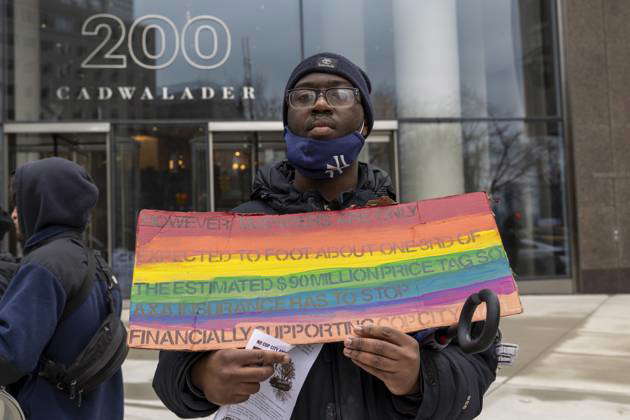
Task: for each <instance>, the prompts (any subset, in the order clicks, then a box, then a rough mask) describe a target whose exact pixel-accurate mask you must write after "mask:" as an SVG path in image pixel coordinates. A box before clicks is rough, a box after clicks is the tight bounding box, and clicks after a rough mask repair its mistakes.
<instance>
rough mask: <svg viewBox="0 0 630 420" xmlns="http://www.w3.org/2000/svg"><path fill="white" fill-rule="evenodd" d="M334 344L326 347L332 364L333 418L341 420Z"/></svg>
mask: <svg viewBox="0 0 630 420" xmlns="http://www.w3.org/2000/svg"><path fill="white" fill-rule="evenodd" d="M336 350H337V349H336V348H335V347H334V346H330V347H329V348H328V352H329V353H330V359H331V366H332V375H331V377H332V385H333V395H334V396H335V401H334V403H335V419H337V420H342V418H341V397H340V395H339V387H338V384H337V382H338V378H337V374H338V371H337V352H336Z"/></svg>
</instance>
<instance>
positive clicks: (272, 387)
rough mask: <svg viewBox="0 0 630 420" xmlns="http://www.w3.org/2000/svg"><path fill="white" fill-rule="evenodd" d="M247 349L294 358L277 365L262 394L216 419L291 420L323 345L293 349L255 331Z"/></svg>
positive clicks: (227, 409) (222, 410) (221, 412)
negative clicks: (281, 353) (307, 377)
mask: <svg viewBox="0 0 630 420" xmlns="http://www.w3.org/2000/svg"><path fill="white" fill-rule="evenodd" d="M245 348H246V349H249V350H251V349H261V350H269V351H281V352H285V353H288V354H289V356H290V357H291V362H290V363H288V364H286V365H281V364H277V365H275V368H274V374H273V375H272V376H271V378H269V379H268V380H266V381H265V382H262V383H261V384H260V391H258V392H257V393H256V394H254V395H252V396H250V397H249V399H248V400H247V401H245V402H242V403H240V404H233V405H224V406H222V407H221V408H220V409H219V411H217V412H216V414H215V417H214V419H215V420H289V419H290V418H291V413H293V407H295V403H296V401H297V398H298V395H299V394H300V390H301V389H302V386H303V385H304V381H305V380H306V376H307V375H308V372H309V371H310V370H311V366H313V363H315V359H317V355H318V354H319V352H320V351H321V349H322V345H321V344H303V345H299V346H293V345H291V344H289V343H285V342H284V341H282V340H279V339H277V338H275V337H272V336H270V335H268V334H265V333H264V332H262V331H260V330H254V332H253V333H252V336H251V337H250V339H249V341H248V342H247V346H245Z"/></svg>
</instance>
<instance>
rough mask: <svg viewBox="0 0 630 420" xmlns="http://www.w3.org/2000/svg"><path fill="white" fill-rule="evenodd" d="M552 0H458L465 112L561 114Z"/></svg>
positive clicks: (478, 114)
mask: <svg viewBox="0 0 630 420" xmlns="http://www.w3.org/2000/svg"><path fill="white" fill-rule="evenodd" d="M554 8H555V4H554V2H541V1H531V0H508V1H506V0H458V2H457V14H458V43H459V48H458V50H459V66H460V74H461V82H460V84H461V98H462V116H463V117H505V116H510V117H526V116H529V117H531V116H557V115H559V109H558V99H559V98H558V97H557V91H556V89H557V80H556V69H555V63H554V57H555V55H556V52H555V40H554V33H553V27H554V26H553V19H554Z"/></svg>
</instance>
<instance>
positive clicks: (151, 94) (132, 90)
mask: <svg viewBox="0 0 630 420" xmlns="http://www.w3.org/2000/svg"><path fill="white" fill-rule="evenodd" d="M217 89H218V90H219V91H220V96H219V97H217V95H216V94H215V92H216V90H217ZM114 92H115V93H116V94H114ZM136 93H138V95H139V96H138V95H136ZM55 94H56V97H57V99H58V100H60V101H69V100H72V99H74V100H77V101H90V100H92V99H93V98H96V99H98V100H99V101H110V100H123V101H131V100H134V99H139V100H141V101H154V100H155V101H192V100H196V99H199V100H202V101H207V100H211V99H218V100H224V101H237V100H250V101H253V100H256V94H255V88H254V87H253V86H242V87H240V88H238V89H237V88H236V87H234V86H221V87H218V88H212V87H210V86H201V87H191V86H184V87H181V88H178V90H177V91H174V90H172V88H169V87H168V86H163V87H161V88H151V87H150V86H78V87H76V88H71V87H70V86H59V87H58V88H57V89H56V91H55Z"/></svg>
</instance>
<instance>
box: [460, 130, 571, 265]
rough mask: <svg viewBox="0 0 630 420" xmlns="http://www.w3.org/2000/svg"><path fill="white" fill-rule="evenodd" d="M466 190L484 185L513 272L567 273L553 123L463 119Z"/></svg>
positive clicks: (558, 145)
mask: <svg viewBox="0 0 630 420" xmlns="http://www.w3.org/2000/svg"><path fill="white" fill-rule="evenodd" d="M462 131H463V138H464V172H465V181H466V191H469V192H471V191H487V192H488V194H490V196H491V198H492V199H493V201H494V203H495V204H494V212H495V215H496V220H497V224H498V226H499V230H500V232H501V237H502V239H503V244H504V246H505V248H506V251H507V253H508V256H509V259H510V263H511V266H512V269H513V270H514V272H515V273H516V274H517V275H518V276H522V277H532V276H536V277H541V276H565V275H568V274H569V273H570V264H569V245H568V232H567V230H566V194H565V188H564V186H565V175H564V157H563V153H562V151H563V147H564V146H563V144H562V137H560V133H559V124H557V123H551V124H525V123H523V122H509V123H506V122H499V121H491V122H474V123H466V124H463V130H462Z"/></svg>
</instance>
